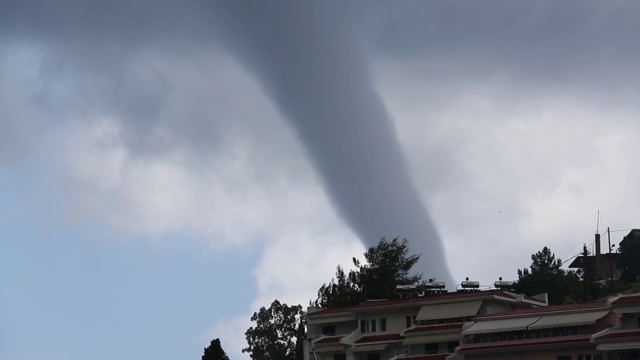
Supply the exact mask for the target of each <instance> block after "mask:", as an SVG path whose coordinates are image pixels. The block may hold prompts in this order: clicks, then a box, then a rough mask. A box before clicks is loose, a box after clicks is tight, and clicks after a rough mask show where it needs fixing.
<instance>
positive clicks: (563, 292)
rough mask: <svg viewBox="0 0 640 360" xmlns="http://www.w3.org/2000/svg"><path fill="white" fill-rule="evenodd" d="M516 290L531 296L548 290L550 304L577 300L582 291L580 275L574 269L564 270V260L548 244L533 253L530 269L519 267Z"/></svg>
mask: <svg viewBox="0 0 640 360" xmlns="http://www.w3.org/2000/svg"><path fill="white" fill-rule="evenodd" d="M514 290H515V291H516V292H520V293H524V294H526V295H529V296H532V295H536V294H540V293H545V292H546V293H547V294H548V295H549V303H550V304H563V303H571V302H575V301H576V300H577V299H578V298H579V297H580V293H581V292H582V291H581V287H580V278H579V277H578V275H577V274H576V273H575V272H574V271H565V270H563V269H562V260H560V259H556V257H555V255H554V254H553V253H552V252H551V249H549V248H548V247H546V246H545V247H544V248H543V249H542V251H538V252H537V253H535V254H533V255H531V266H530V267H529V269H526V268H525V269H518V282H517V283H516V286H515V289H514Z"/></svg>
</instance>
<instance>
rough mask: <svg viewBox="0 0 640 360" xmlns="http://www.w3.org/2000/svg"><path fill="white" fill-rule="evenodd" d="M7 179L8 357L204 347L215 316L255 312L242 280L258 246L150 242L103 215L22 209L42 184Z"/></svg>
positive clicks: (171, 353)
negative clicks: (103, 220)
mask: <svg viewBox="0 0 640 360" xmlns="http://www.w3.org/2000/svg"><path fill="white" fill-rule="evenodd" d="M1 182H2V185H3V186H2V189H3V192H2V198H3V199H4V201H3V206H2V214H3V216H2V220H1V223H0V225H1V227H2V229H3V230H2V233H3V236H2V237H3V241H2V242H1V243H0V252H1V253H2V254H3V255H2V266H1V271H0V273H1V274H2V284H3V291H2V294H3V295H2V300H1V303H0V306H1V307H2V309H3V311H2V319H3V321H2V324H3V325H2V340H1V342H2V345H1V346H0V349H1V350H0V358H2V359H79V358H86V357H92V358H96V359H113V358H146V357H147V356H149V355H151V354H156V355H157V354H162V356H166V358H179V357H182V356H184V354H189V353H191V354H198V353H199V352H200V351H201V348H202V347H204V345H206V344H204V343H203V338H202V332H204V331H206V329H207V327H209V326H211V321H212V319H219V318H224V317H225V316H228V315H229V314H233V313H237V312H242V311H246V309H247V308H248V307H249V305H250V303H251V300H252V298H253V296H254V295H255V293H254V291H252V287H246V288H244V289H243V290H242V291H238V286H237V284H238V283H242V284H251V283H252V282H254V281H255V280H254V279H253V276H252V274H251V264H252V263H254V262H255V261H256V257H257V255H258V252H257V251H253V250H244V251H242V252H239V251H238V252H232V251H229V252H225V253H222V254H216V253H213V252H207V251H198V249H196V248H195V247H182V246H177V245H176V243H173V245H172V244H171V243H168V244H167V242H168V240H167V239H164V240H163V244H160V245H149V244H148V243H146V242H148V240H145V239H144V238H139V239H136V240H135V242H131V241H124V240H118V239H117V236H116V235H114V234H112V233H110V232H109V230H107V229H105V228H104V226H101V225H100V224H97V223H92V222H86V223H82V224H78V223H70V221H69V219H68V218H65V217H64V216H53V217H50V218H48V219H47V220H46V221H44V220H43V219H37V218H29V217H25V216H21V215H20V212H21V209H24V203H25V202H34V199H33V197H32V196H33V192H34V189H33V188H32V187H29V186H27V187H26V188H25V186H24V185H25V184H26V183H28V181H27V182H25V181H18V179H15V178H11V177H10V176H7V173H6V172H3V173H2V181H1ZM9 190H10V191H9ZM35 191H38V190H35ZM22 211H24V210H22ZM167 238H171V240H172V241H180V242H182V241H184V242H185V243H189V242H188V239H180V235H176V234H171V235H167ZM230 273H233V277H230V276H229V275H228V274H230ZM167 344H171V346H166V345H167ZM203 344H204V345H203ZM156 355H153V356H156Z"/></svg>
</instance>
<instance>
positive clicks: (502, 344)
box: [456, 334, 595, 353]
mask: <svg viewBox="0 0 640 360" xmlns="http://www.w3.org/2000/svg"><path fill="white" fill-rule="evenodd" d="M573 343H586V344H589V343H590V336H589V335H588V334H587V335H574V336H558V337H549V338H538V339H525V340H513V341H496V342H489V343H476V344H463V345H460V346H458V347H457V348H456V350H457V351H458V352H459V353H464V352H467V351H473V350H488V349H495V348H516V347H518V346H531V345H551V344H573ZM594 346H595V345H594Z"/></svg>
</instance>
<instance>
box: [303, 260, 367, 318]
mask: <svg viewBox="0 0 640 360" xmlns="http://www.w3.org/2000/svg"><path fill="white" fill-rule="evenodd" d="M357 282H358V280H357V278H356V272H355V271H353V270H351V271H349V274H347V273H345V272H344V270H343V269H342V267H341V266H340V265H338V267H337V269H336V277H335V279H331V282H330V283H329V284H323V285H322V286H321V287H320V289H319V290H318V298H317V299H316V300H315V302H314V303H313V305H314V306H317V307H325V308H330V307H342V306H349V305H354V304H358V303H360V302H362V301H364V293H363V292H362V291H361V289H360V286H359V285H358V284H357Z"/></svg>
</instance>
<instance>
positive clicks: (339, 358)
mask: <svg viewBox="0 0 640 360" xmlns="http://www.w3.org/2000/svg"><path fill="white" fill-rule="evenodd" d="M333 360H347V354H335V355H333Z"/></svg>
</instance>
